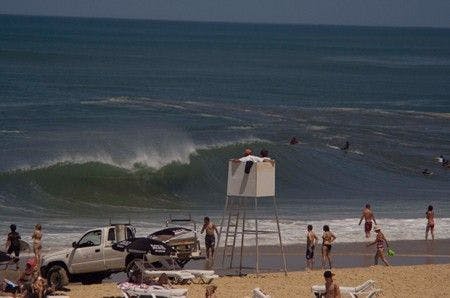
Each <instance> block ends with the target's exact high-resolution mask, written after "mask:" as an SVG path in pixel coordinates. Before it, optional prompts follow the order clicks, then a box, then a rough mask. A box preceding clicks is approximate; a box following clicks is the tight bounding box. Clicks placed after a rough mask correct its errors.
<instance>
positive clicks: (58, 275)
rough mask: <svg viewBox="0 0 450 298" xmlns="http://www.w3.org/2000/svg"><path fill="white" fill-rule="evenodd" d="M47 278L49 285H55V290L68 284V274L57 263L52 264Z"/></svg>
mask: <svg viewBox="0 0 450 298" xmlns="http://www.w3.org/2000/svg"><path fill="white" fill-rule="evenodd" d="M47 279H48V282H49V284H50V286H55V288H56V289H57V290H60V289H62V288H63V287H64V286H67V285H68V284H69V276H68V274H67V271H66V269H64V268H63V267H61V266H59V265H54V266H52V267H51V268H50V269H49V270H48V273H47Z"/></svg>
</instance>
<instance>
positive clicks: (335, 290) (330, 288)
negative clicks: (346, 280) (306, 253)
mask: <svg viewBox="0 0 450 298" xmlns="http://www.w3.org/2000/svg"><path fill="white" fill-rule="evenodd" d="M333 276H334V273H332V272H331V271H330V270H327V271H325V272H324V273H323V277H324V278H325V293H323V294H322V295H321V297H325V298H341V291H340V290H339V286H338V285H337V284H335V283H334V281H333Z"/></svg>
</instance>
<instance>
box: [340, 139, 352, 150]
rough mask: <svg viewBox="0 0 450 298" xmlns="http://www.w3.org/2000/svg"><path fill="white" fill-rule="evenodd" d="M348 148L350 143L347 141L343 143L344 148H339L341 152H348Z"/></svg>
mask: <svg viewBox="0 0 450 298" xmlns="http://www.w3.org/2000/svg"><path fill="white" fill-rule="evenodd" d="M349 148H350V143H349V142H348V141H345V144H344V146H342V147H341V150H342V151H348V149H349Z"/></svg>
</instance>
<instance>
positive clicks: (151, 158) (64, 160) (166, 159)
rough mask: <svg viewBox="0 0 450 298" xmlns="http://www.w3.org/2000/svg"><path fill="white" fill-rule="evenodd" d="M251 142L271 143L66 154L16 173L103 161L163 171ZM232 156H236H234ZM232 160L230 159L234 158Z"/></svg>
mask: <svg viewBox="0 0 450 298" xmlns="http://www.w3.org/2000/svg"><path fill="white" fill-rule="evenodd" d="M251 143H271V142H270V141H268V140H264V139H260V138H256V137H248V138H245V139H237V140H230V141H220V142H214V143H211V144H194V143H193V142H192V141H191V140H184V141H183V143H181V144H177V145H176V146H174V145H170V144H163V145H162V148H142V147H141V148H136V149H132V150H129V151H128V153H127V157H126V158H123V157H115V156H114V155H113V154H112V153H110V152H107V151H106V150H103V151H100V152H96V153H87V154H82V153H76V154H73V153H66V154H62V155H60V156H58V157H56V158H52V159H49V160H47V161H45V162H41V163H40V164H39V165H36V166H33V165H29V164H26V165H21V166H20V167H16V168H15V169H14V170H32V169H42V168H48V167H51V166H55V165H58V164H85V163H91V162H99V163H103V164H108V165H112V166H115V167H119V168H124V169H127V170H135V169H136V168H140V167H148V168H152V169H156V170H157V169H160V168H162V167H164V166H166V165H168V164H170V163H172V162H178V163H181V164H189V163H190V157H191V156H192V155H195V154H198V150H214V149H220V148H224V147H227V146H233V145H237V146H239V145H242V146H243V147H244V146H247V145H248V144H251ZM231 157H232V156H231ZM231 157H230V158H231Z"/></svg>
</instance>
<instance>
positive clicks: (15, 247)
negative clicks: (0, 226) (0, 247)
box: [5, 225, 20, 270]
mask: <svg viewBox="0 0 450 298" xmlns="http://www.w3.org/2000/svg"><path fill="white" fill-rule="evenodd" d="M9 228H10V230H11V232H10V233H9V234H8V237H7V238H6V244H5V248H6V249H7V254H9V255H10V254H12V253H13V252H14V256H15V258H14V263H16V269H17V270H19V260H20V258H19V256H20V234H19V233H17V232H16V230H17V226H16V225H10V226H9Z"/></svg>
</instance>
